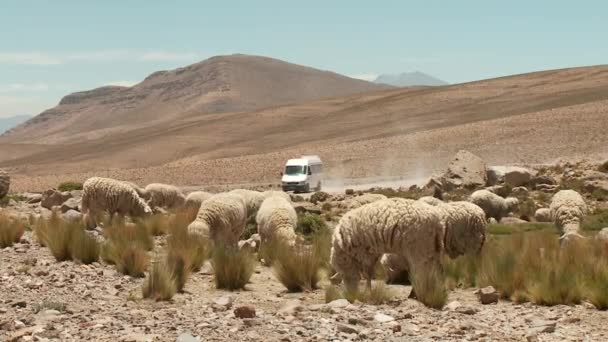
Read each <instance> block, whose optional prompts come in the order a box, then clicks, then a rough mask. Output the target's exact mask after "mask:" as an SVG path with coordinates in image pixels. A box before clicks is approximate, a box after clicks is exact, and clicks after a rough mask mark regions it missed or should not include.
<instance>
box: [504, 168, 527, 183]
mask: <svg viewBox="0 0 608 342" xmlns="http://www.w3.org/2000/svg"><path fill="white" fill-rule="evenodd" d="M530 179H532V172H530V170H528V169H526V168H523V167H517V166H513V167H510V168H509V169H508V170H507V171H506V172H505V183H506V184H508V185H510V186H511V187H518V186H526V185H528V183H530Z"/></svg>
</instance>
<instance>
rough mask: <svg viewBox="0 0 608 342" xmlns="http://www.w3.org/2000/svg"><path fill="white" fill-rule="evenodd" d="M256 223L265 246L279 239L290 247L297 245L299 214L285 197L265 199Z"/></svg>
mask: <svg viewBox="0 0 608 342" xmlns="http://www.w3.org/2000/svg"><path fill="white" fill-rule="evenodd" d="M256 222H257V224H258V233H259V234H260V237H261V240H262V241H261V242H262V243H263V244H265V243H268V242H270V241H273V240H274V239H277V240H279V241H281V242H285V243H286V244H287V245H289V246H294V245H295V242H296V233H295V228H296V226H297V224H298V214H297V213H296V211H295V209H294V208H293V206H292V205H291V203H289V202H288V201H287V200H286V199H285V198H284V197H283V196H270V197H268V198H267V199H265V200H264V202H262V205H261V206H260V210H258V213H257V215H256Z"/></svg>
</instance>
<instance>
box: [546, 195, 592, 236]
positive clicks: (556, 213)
mask: <svg viewBox="0 0 608 342" xmlns="http://www.w3.org/2000/svg"><path fill="white" fill-rule="evenodd" d="M549 210H550V211H551V219H552V220H553V222H554V223H555V226H556V227H557V229H559V230H560V232H561V233H562V236H561V237H560V240H562V241H567V240H568V239H570V238H572V237H582V236H581V235H580V234H579V230H580V226H581V224H582V223H583V217H584V216H585V215H586V214H587V205H586V204H585V200H583V197H582V196H581V195H580V194H579V193H578V192H576V191H574V190H560V191H559V192H557V193H556V194H555V195H553V198H552V199H551V205H550V206H549Z"/></svg>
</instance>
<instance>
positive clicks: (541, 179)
mask: <svg viewBox="0 0 608 342" xmlns="http://www.w3.org/2000/svg"><path fill="white" fill-rule="evenodd" d="M556 184H557V181H555V178H553V177H551V176H547V175H540V176H535V177H532V179H530V185H531V186H533V187H534V188H536V187H537V186H538V185H556Z"/></svg>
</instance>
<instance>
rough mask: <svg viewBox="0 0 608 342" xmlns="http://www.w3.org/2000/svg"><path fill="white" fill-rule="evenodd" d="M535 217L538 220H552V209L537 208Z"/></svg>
mask: <svg viewBox="0 0 608 342" xmlns="http://www.w3.org/2000/svg"><path fill="white" fill-rule="evenodd" d="M534 219H535V220H536V221H537V222H551V221H552V220H551V210H549V208H540V209H537V210H536V212H535V213H534Z"/></svg>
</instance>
